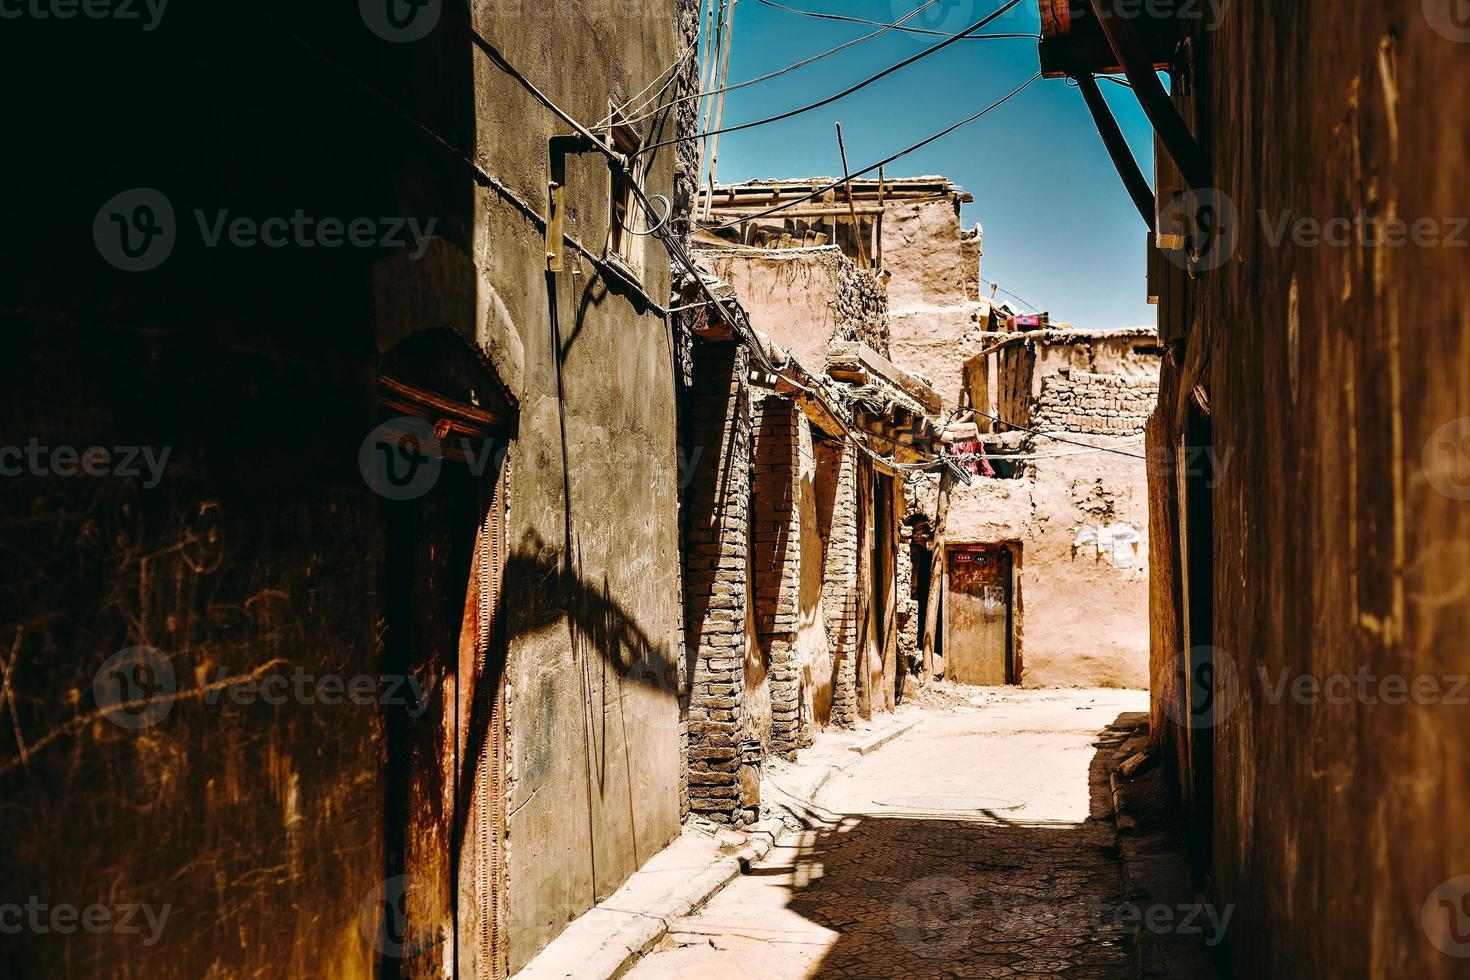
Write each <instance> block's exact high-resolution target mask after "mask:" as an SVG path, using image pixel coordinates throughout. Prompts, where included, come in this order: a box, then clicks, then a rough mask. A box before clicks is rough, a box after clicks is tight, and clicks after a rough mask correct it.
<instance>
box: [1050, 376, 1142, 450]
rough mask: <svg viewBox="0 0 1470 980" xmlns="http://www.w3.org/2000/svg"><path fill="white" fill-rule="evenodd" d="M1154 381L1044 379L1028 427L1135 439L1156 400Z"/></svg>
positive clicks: (1086, 377) (1132, 379) (1097, 377)
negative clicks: (1039, 396) (1132, 437)
mask: <svg viewBox="0 0 1470 980" xmlns="http://www.w3.org/2000/svg"><path fill="white" fill-rule="evenodd" d="M1158 396H1159V386H1158V382H1157V381H1152V380H1144V379H1135V378H1122V377H1115V376H1111V375H1105V374H1085V373H1068V374H1057V375H1053V376H1051V377H1049V378H1046V379H1045V380H1044V381H1043V382H1042V384H1041V398H1040V400H1039V401H1038V403H1037V406H1036V411H1035V414H1034V415H1033V416H1032V422H1031V428H1034V429H1038V430H1040V431H1042V432H1058V433H1061V432H1072V433H1077V434H1081V435H1100V436H1113V437H1121V436H1138V435H1142V434H1143V430H1144V427H1145V426H1146V425H1147V424H1148V418H1149V416H1150V415H1151V414H1153V410H1154V405H1155V403H1156V402H1157V401H1158Z"/></svg>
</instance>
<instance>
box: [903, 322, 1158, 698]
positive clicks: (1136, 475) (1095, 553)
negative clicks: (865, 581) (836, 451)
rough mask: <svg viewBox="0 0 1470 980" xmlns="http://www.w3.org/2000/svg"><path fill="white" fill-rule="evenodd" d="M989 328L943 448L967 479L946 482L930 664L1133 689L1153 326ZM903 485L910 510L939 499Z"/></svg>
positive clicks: (1143, 669)
mask: <svg viewBox="0 0 1470 980" xmlns="http://www.w3.org/2000/svg"><path fill="white" fill-rule="evenodd" d="M986 342H987V343H989V344H990V347H989V348H988V352H986V353H982V354H981V355H979V356H977V357H975V358H972V359H971V360H970V361H969V362H967V363H966V364H965V366H964V372H965V376H966V378H967V381H968V384H967V389H966V397H965V402H966V404H967V406H969V408H970V409H971V410H972V411H971V412H967V413H962V414H961V416H960V417H961V418H964V417H965V415H967V414H969V415H972V417H973V423H972V424H973V425H974V432H973V435H974V437H975V438H973V439H969V438H967V439H966V440H965V441H964V442H960V443H957V444H956V445H954V446H953V447H952V448H953V450H954V451H956V452H958V453H960V454H962V455H967V457H968V459H969V460H970V465H971V466H972V467H973V472H975V473H976V477H975V480H974V482H973V483H972V484H971V485H969V486H966V485H963V484H952V485H951V487H950V488H948V489H947V490H946V491H945V492H946V493H947V496H948V499H947V503H946V508H945V510H946V516H945V523H944V527H943V536H942V544H941V545H940V548H941V549H942V552H943V555H942V561H941V562H940V564H939V566H938V567H939V568H940V569H941V570H942V577H941V580H940V582H939V588H940V590H941V592H942V595H941V597H940V599H939V618H938V626H937V631H936V635H935V636H934V647H935V660H934V670H935V673H936V674H938V675H942V676H945V677H948V678H950V679H951V680H954V681H958V682H960V683H967V684H983V685H1003V684H1017V685H1024V686H1027V687H1125V688H1134V689H1142V688H1145V687H1147V685H1148V659H1149V633H1148V595H1149V540H1148V490H1147V486H1148V472H1147V465H1146V461H1145V459H1144V452H1143V433H1144V427H1145V424H1146V422H1147V420H1148V415H1149V413H1150V412H1151V411H1152V406H1153V403H1154V400H1155V399H1156V397H1157V395H1158V370H1159V354H1160V348H1159V347H1158V343H1157V339H1156V335H1155V333H1154V332H1153V330H1151V329H1118V330H1078V329H1075V328H1061V329H1049V328H1045V329H1037V330H1027V331H1021V332H1010V333H997V334H989V335H987V338H986ZM1002 419H1003V420H1005V421H1001V420H1002ZM970 434H971V433H968V432H967V433H966V435H967V436H968V435H970ZM987 474H989V475H987ZM914 489H915V497H914V502H913V503H914V506H913V509H914V510H916V511H917V512H919V513H922V514H925V515H929V514H934V513H936V512H937V511H938V509H939V508H938V501H937V497H938V495H939V492H940V488H939V486H938V485H937V481H936V480H935V479H933V478H927V479H926V480H924V481H917V482H916V483H915V485H914ZM925 586H926V588H932V587H933V586H932V585H931V584H929V583H928V582H927V581H926V582H925Z"/></svg>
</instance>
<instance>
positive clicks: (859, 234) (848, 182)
mask: <svg viewBox="0 0 1470 980" xmlns="http://www.w3.org/2000/svg"><path fill="white" fill-rule="evenodd" d="M837 153H838V155H839V156H841V157H842V180H843V182H844V186H845V187H846V188H847V211H848V214H849V216H851V218H852V240H853V241H854V242H856V243H857V253H858V265H859V266H861V267H863V268H867V266H868V257H867V255H866V254H865V253H864V252H863V226H862V222H860V221H858V216H857V205H856V204H855V203H854V202H853V199H852V171H851V170H849V169H848V167H847V146H846V144H844V143H843V142H842V123H838V124H837Z"/></svg>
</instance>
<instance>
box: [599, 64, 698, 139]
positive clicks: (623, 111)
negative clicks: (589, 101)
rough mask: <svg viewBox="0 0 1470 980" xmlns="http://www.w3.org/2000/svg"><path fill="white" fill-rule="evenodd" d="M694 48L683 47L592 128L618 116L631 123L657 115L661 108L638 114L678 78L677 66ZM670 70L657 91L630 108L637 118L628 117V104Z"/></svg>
mask: <svg viewBox="0 0 1470 980" xmlns="http://www.w3.org/2000/svg"><path fill="white" fill-rule="evenodd" d="M695 50H697V46H694V45H691V46H690V47H687V48H685V49H684V53H683V54H681V55H679V57H678V59H677V60H675V61H674V63H673V64H671V65H669V66H668V67H667V68H665V69H664V70H663V71H661V72H659V73H658V74H657V75H655V76H653V80H652V81H651V82H649V83H648V84H647V85H645V86H643V88H641V89H639V91H638V94H637V95H632V96H629V97H628V101H626V102H624V103H623V105H622V106H620V107H618V108H615V109H614V110H613V111H611V112H609V113H608V114H607V115H606V116H604V117H603V119H602V121H601V122H599V123H598V124H597V125H596V126H595V127H593V128H595V129H601V128H603V127H604V126H609V125H611V124H612V123H613V121H614V120H615V119H619V118H621V121H622V122H623V123H624V124H626V125H631V124H632V123H635V122H641V121H642V120H644V119H647V118H648V116H653V115H657V114H658V113H659V112H661V111H663V110H662V109H658V110H655V111H653V112H651V113H648V115H646V116H640V115H638V114H639V113H641V112H643V110H645V109H647V108H648V107H649V106H651V105H653V104H654V103H655V102H657V101H658V100H659V99H661V98H663V95H664V93H665V92H667V91H668V90H669V86H670V85H672V84H674V83H675V82H676V81H678V80H679V72H678V70H677V69H678V68H679V66H681V65H682V64H684V59H686V58H688V57H689V56H690V55H691V54H693V53H694V52H695ZM671 71H672V72H673V74H672V75H669V79H668V81H666V82H664V83H663V84H662V85H660V86H659V89H658V91H657V92H655V93H653V94H652V95H650V96H649V97H648V98H647V99H644V101H643V102H642V103H640V104H639V106H638V108H636V109H634V110H632V115H634V116H637V118H636V119H631V118H628V116H629V112H628V106H630V105H632V104H633V103H634V102H637V101H638V100H639V99H642V98H643V96H644V95H645V94H646V93H647V92H648V90H649V89H651V88H653V86H654V85H656V84H658V81H659V79H661V78H663V77H664V76H665V75H668V74H669V72H671ZM676 104H677V102H671V103H669V105H676Z"/></svg>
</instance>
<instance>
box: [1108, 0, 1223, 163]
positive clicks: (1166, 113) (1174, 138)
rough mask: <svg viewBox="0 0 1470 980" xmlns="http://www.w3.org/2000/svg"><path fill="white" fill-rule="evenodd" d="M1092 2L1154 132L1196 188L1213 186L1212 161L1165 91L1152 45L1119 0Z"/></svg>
mask: <svg viewBox="0 0 1470 980" xmlns="http://www.w3.org/2000/svg"><path fill="white" fill-rule="evenodd" d="M1090 2H1091V4H1092V12H1093V14H1094V15H1095V16H1096V17H1097V19H1098V21H1099V23H1101V24H1102V29H1103V33H1104V34H1105V35H1107V39H1108V44H1109V45H1110V46H1111V47H1112V49H1113V53H1114V54H1115V55H1117V57H1118V63H1119V64H1121V65H1122V66H1123V71H1124V72H1125V73H1126V74H1127V75H1128V81H1129V82H1130V83H1132V85H1133V93H1134V94H1135V95H1136V96H1138V101H1139V104H1140V105H1142V106H1143V111H1144V114H1145V115H1147V116H1148V119H1149V122H1151V123H1153V126H1154V131H1155V132H1156V133H1158V134H1159V139H1161V140H1163V143H1164V148H1165V149H1167V150H1168V151H1169V156H1171V157H1173V158H1174V162H1175V163H1177V164H1178V165H1179V172H1180V173H1182V174H1183V175H1184V179H1185V181H1186V182H1187V183H1188V184H1189V186H1190V187H1191V188H1192V189H1194V190H1203V189H1205V188H1207V187H1209V185H1210V176H1209V171H1210V168H1209V161H1208V160H1206V159H1205V154H1204V151H1203V150H1201V149H1200V145H1199V143H1198V141H1196V140H1195V138H1194V134H1193V133H1191V132H1190V131H1189V127H1188V126H1186V125H1185V124H1184V119H1183V118H1182V117H1181V116H1180V115H1179V109H1178V108H1177V107H1176V106H1175V105H1174V102H1173V100H1171V99H1170V98H1169V93H1168V92H1166V91H1165V90H1164V83H1163V82H1161V81H1159V75H1158V71H1157V69H1156V68H1155V66H1154V63H1153V61H1152V59H1151V58H1150V57H1149V53H1148V46H1147V45H1146V44H1145V43H1144V41H1143V39H1142V38H1141V37H1140V36H1139V34H1138V32H1137V31H1136V30H1135V29H1134V27H1133V22H1132V21H1131V20H1130V19H1129V17H1128V15H1127V13H1126V12H1125V11H1122V10H1120V9H1119V7H1118V3H1119V0H1090Z"/></svg>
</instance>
